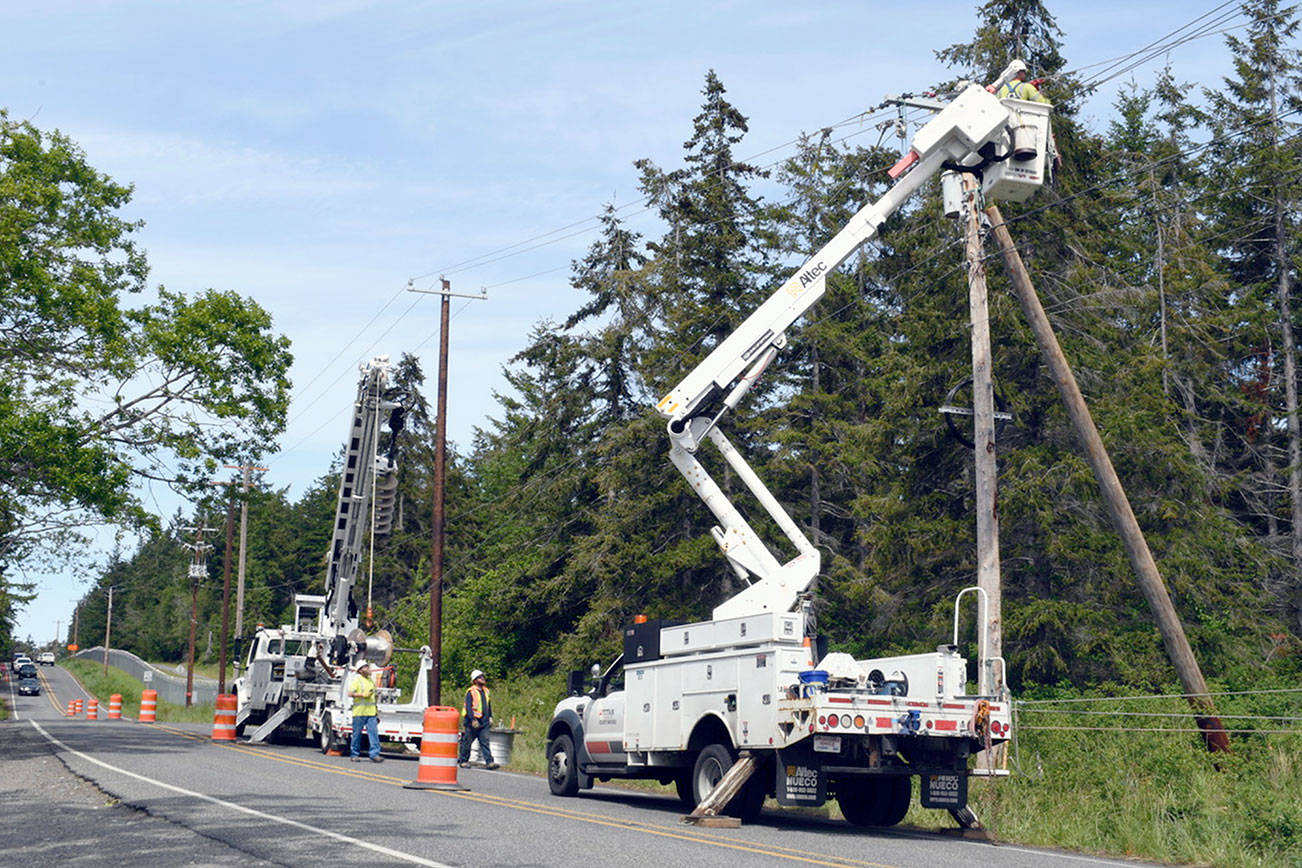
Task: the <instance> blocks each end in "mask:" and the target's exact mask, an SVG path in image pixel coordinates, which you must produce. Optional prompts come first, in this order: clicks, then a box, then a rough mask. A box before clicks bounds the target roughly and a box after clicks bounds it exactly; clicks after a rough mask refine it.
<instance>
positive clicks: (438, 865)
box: [28, 720, 451, 868]
mask: <svg viewBox="0 0 1302 868" xmlns="http://www.w3.org/2000/svg"><path fill="white" fill-rule="evenodd" d="M28 723H30V724H31V725H32V726H33V727H35V728H36V731H37V732H39V733H40V734H41V735H43V736H44V737H45V739H46V740H47V741H49V742H50V743H51V744H53V745H55V746H57V747H58V748H60V749H61V750H64V751H67V752H68V753H70V754H72V755H73V756H76V757H80V758H81V759H84V760H86V761H87V762H90V763H94V764H95V765H97V766H101V767H103V768H106V769H108V770H109V771H112V772H117V773H118V774H120V775H125V776H126V777H129V778H134V779H135V780H138V781H143V782H145V783H147V784H153V785H154V786H156V787H161V788H162V789H165V790H171V791H172V792H174V793H180V794H181V795H183V796H189V797H191V798H194V799H201V800H203V801H205V802H211V803H212V804H214V805H221V806H222V807H223V808H229V809H231V810H233V811H238V812H240V813H242V814H249V815H251V816H254V817H260V818H261V819H264V820H270V821H272V822H273V823H281V824H283V825H286V826H292V827H294V828H295V829H302V830H303V831H305V832H311V833H312V834H314V835H324V836H326V837H327V838H333V839H334V840H336V841H342V842H343V843H345V844H353V845H355V846H357V847H362V848H363V849H366V850H373V851H375V852H376V853H381V854H383V855H385V856H390V857H392V858H394V859H400V860H402V861H403V862H410V863H411V864H413V865H426V866H429V868H451V866H449V865H445V864H443V863H442V862H434V861H431V860H429V859H423V858H421V857H420V856H413V855H411V854H410V853H403V852H401V851H398V850H393V849H390V848H389V847H385V846H383V845H381V844H372V843H371V842H369V841H363V840H361V839H360V838H350V837H349V836H347V835H341V834H340V833H338V832H331V831H330V830H329V829H321V828H318V827H316V826H309V825H308V824H307V823H300V822H298V821H297V820H290V819H286V818H285V817H277V816H276V815H275V814H267V813H264V812H262V811H258V810H255V809H253V808H246V807H244V806H243V805H237V804H235V803H234V802H228V801H225V800H224V799H219V798H216V797H215V796H209V795H205V794H203V793H196V792H194V791H193V790H187V789H183V788H181V787H176V786H173V785H172V784H165V783H163V782H162V781H156V780H154V779H153V778H147V777H145V776H144V775H138V774H136V773H135V772H129V771H127V770H126V769H120V768H118V767H117V766H111V765H109V764H108V763H106V762H104V761H103V760H97V759H95V757H93V756H90V755H89V754H85V753H82V752H81V751H79V750H74V749H72V748H70V747H68V746H67V745H66V744H64V743H63V742H61V741H59V740H58V739H57V738H55V737H54V736H52V735H50V734H49V733H48V732H46V731H45V730H44V729H43V728H42V727H41V725H40V724H39V723H37V722H36V721H34V720H29V721H28Z"/></svg>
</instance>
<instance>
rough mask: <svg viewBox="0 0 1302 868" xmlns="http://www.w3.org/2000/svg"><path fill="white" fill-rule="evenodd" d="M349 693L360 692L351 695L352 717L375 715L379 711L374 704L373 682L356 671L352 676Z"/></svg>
mask: <svg viewBox="0 0 1302 868" xmlns="http://www.w3.org/2000/svg"><path fill="white" fill-rule="evenodd" d="M349 692H350V693H360V694H361V696H354V697H353V716H354V717H375V716H377V715H378V714H379V713H380V710H379V708H378V707H377V706H376V704H375V682H374V681H372V680H371V679H370V678H367V677H366V676H365V675H363V674H362V673H360V672H358V673H356V674H355V675H354V676H353V685H352V688H351V689H350V691H349Z"/></svg>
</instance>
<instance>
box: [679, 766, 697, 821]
mask: <svg viewBox="0 0 1302 868" xmlns="http://www.w3.org/2000/svg"><path fill="white" fill-rule="evenodd" d="M674 789H675V790H676V791H677V792H678V801H680V802H682V803H683V807H684V808H686V809H687V810H689V811H690V810H692V809H693V808H695V807H696V800H695V799H694V798H693V797H692V773H691V772H690V771H683V772H679V773H678V775H677V776H676V777H675V778H674Z"/></svg>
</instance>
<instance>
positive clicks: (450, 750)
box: [403, 705, 466, 790]
mask: <svg viewBox="0 0 1302 868" xmlns="http://www.w3.org/2000/svg"><path fill="white" fill-rule="evenodd" d="M460 719H461V713H460V712H458V711H457V710H456V709H455V708H449V707H448V706H446V705H433V706H430V707H429V708H427V709H425V717H424V719H423V721H422V727H421V735H420V763H419V765H418V766H417V767H416V780H414V781H412V782H411V783H409V784H403V786H404V787H406V788H407V789H409V790H464V789H466V788H465V787H463V786H461V785H460V784H458V783H457V724H458V722H459V721H460Z"/></svg>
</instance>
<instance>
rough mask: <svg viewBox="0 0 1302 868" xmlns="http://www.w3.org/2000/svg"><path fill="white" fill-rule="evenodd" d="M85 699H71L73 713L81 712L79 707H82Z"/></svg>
mask: <svg viewBox="0 0 1302 868" xmlns="http://www.w3.org/2000/svg"><path fill="white" fill-rule="evenodd" d="M85 701H86V700H84V699H74V700H73V701H72V713H73V714H81V709H82V707H83V704H84V703H85Z"/></svg>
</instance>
